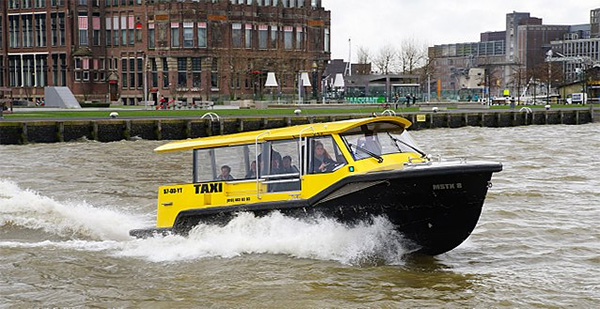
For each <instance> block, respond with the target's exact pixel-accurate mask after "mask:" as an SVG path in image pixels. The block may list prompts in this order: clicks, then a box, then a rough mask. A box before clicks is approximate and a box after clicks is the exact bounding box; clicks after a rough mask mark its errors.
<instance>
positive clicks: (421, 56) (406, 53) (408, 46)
mask: <svg viewBox="0 0 600 309" xmlns="http://www.w3.org/2000/svg"><path fill="white" fill-rule="evenodd" d="M398 57H399V59H398V60H399V62H400V66H401V68H402V73H404V74H413V73H414V71H415V69H418V68H420V67H422V66H424V65H426V60H427V58H428V57H427V45H426V44H423V43H421V42H419V41H418V40H416V39H415V38H410V39H405V40H403V41H402V45H401V49H400V51H399V52H398Z"/></svg>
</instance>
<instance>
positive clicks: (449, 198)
mask: <svg viewBox="0 0 600 309" xmlns="http://www.w3.org/2000/svg"><path fill="white" fill-rule="evenodd" d="M500 170H502V165H501V164H498V163H486V162H483V163H469V164H467V163H457V164H431V165H422V166H415V167H407V168H405V169H403V170H400V171H387V172H378V173H369V174H364V175H355V176H352V177H348V178H346V179H344V180H342V181H340V182H338V183H336V184H334V185H333V186H331V187H329V188H328V189H327V190H324V191H323V192H321V193H319V194H318V195H317V196H315V197H313V198H311V199H309V200H297V201H286V203H285V204H284V205H282V204H281V203H280V202H279V203H263V204H253V205H243V206H239V207H230V206H229V207H215V208H210V209H194V210H187V211H183V212H181V213H180V214H179V215H178V217H177V219H176V220H175V224H174V226H173V230H172V232H175V233H182V234H186V233H187V232H189V230H190V229H191V228H192V227H194V226H196V225H197V224H200V223H208V224H226V223H227V222H229V221H230V220H231V218H232V217H233V216H234V215H235V214H236V213H237V212H240V211H249V212H253V213H255V214H257V215H259V216H263V215H266V214H268V213H269V212H271V211H274V210H277V211H280V212H282V213H283V214H285V215H288V216H293V217H304V216H313V215H322V216H326V217H331V218H335V219H337V220H339V221H340V222H344V223H348V224H353V223H357V222H360V221H364V220H371V219H372V218H373V217H375V216H385V217H387V219H389V220H390V221H391V222H392V223H393V224H394V225H395V226H396V228H397V230H398V231H399V232H400V233H402V235H403V236H404V237H405V238H406V239H407V240H408V241H409V243H408V244H407V246H410V247H413V248H414V249H415V252H418V253H422V254H426V255H437V254H441V253H444V252H447V251H449V250H452V249H453V248H455V247H457V246H458V245H460V244H461V243H462V242H463V241H464V240H465V239H467V238H468V237H469V235H470V234H471V232H472V231H473V229H474V228H475V226H476V224H477V221H478V220H479V217H480V214H481V211H482V207H483V203H484V200H485V196H486V194H487V190H488V188H489V186H490V184H491V183H490V179H491V176H492V173H494V172H498V171H500ZM157 231H158V230H153V229H150V230H133V231H132V232H131V234H132V235H133V236H138V237H144V236H147V235H148V234H151V233H153V232H157ZM165 231H166V230H164V229H163V230H160V231H159V232H160V233H165Z"/></svg>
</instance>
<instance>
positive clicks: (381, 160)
mask: <svg viewBox="0 0 600 309" xmlns="http://www.w3.org/2000/svg"><path fill="white" fill-rule="evenodd" d="M348 146H350V149H352V147H355V148H356V150H360V151H362V152H364V153H366V154H368V155H370V156H371V157H373V158H375V159H377V162H378V163H381V162H383V158H382V157H381V156H380V155H377V154H375V153H373V152H371V151H369V150H367V149H365V148H362V147H360V146H358V145H354V144H352V143H348Z"/></svg>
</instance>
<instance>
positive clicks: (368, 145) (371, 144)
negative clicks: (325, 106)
mask: <svg viewBox="0 0 600 309" xmlns="http://www.w3.org/2000/svg"><path fill="white" fill-rule="evenodd" d="M342 139H343V140H344V143H345V144H346V147H347V148H348V151H349V152H350V153H351V154H352V156H353V157H354V160H362V159H366V158H371V157H375V158H376V157H377V156H382V155H386V154H392V153H401V152H415V148H418V147H417V146H416V145H415V143H414V141H413V140H412V138H411V137H410V134H409V133H408V131H406V130H404V129H403V128H402V127H388V126H386V127H385V128H381V127H380V128H377V127H375V126H370V127H368V126H361V127H360V128H355V129H353V130H351V131H349V132H346V133H344V134H343V135H342Z"/></svg>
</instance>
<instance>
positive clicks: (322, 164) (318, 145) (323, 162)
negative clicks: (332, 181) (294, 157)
mask: <svg viewBox="0 0 600 309" xmlns="http://www.w3.org/2000/svg"><path fill="white" fill-rule="evenodd" d="M335 165H336V162H335V161H334V160H333V159H332V158H331V156H330V155H329V152H327V150H326V149H325V146H323V143H322V142H321V141H316V142H315V146H314V156H313V160H312V169H311V170H312V172H313V173H325V172H331V171H333V168H334V167H335Z"/></svg>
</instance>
